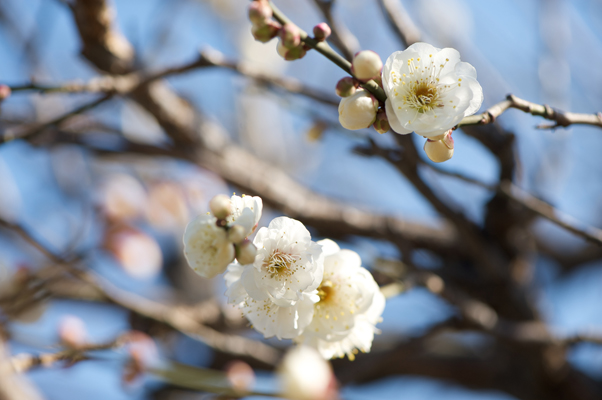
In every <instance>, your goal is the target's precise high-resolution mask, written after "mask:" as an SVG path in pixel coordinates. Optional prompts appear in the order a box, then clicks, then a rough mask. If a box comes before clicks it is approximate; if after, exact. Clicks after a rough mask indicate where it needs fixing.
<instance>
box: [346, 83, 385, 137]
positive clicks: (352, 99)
mask: <svg viewBox="0 0 602 400" xmlns="http://www.w3.org/2000/svg"><path fill="white" fill-rule="evenodd" d="M377 111H378V100H376V99H375V98H374V96H372V95H371V94H370V92H368V91H366V90H363V89H358V90H356V91H355V92H354V93H353V94H352V95H351V96H348V97H343V98H342V99H341V102H340V103H339V122H340V123H341V125H342V126H343V128H345V129H349V130H352V131H353V130H357V129H363V128H367V127H369V126H370V125H372V124H373V123H374V121H375V120H376V112H377Z"/></svg>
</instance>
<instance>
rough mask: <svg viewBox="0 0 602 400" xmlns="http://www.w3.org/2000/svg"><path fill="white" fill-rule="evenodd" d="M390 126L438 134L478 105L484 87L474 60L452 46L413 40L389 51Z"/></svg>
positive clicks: (385, 83) (387, 105)
mask: <svg viewBox="0 0 602 400" xmlns="http://www.w3.org/2000/svg"><path fill="white" fill-rule="evenodd" d="M382 82H383V88H384V90H385V93H386V94H387V101H386V102H385V109H386V112H387V117H388V119H389V123H390V125H391V128H392V129H393V130H394V131H395V132H397V133H400V134H407V133H411V132H416V133H417V134H419V135H422V136H424V137H436V136H439V135H441V134H443V133H444V132H445V131H447V130H449V129H450V128H452V127H454V126H455V125H457V124H458V123H459V122H460V121H461V120H462V118H464V117H466V116H468V115H472V114H474V113H475V112H477V111H478V109H479V108H480V107H481V103H482V102H483V90H482V89H481V85H480V84H479V82H477V72H476V70H475V69H474V67H473V66H472V65H470V64H469V63H466V62H461V61H460V53H458V51H457V50H455V49H452V48H444V49H438V48H436V47H434V46H432V45H430V44H427V43H414V44H413V45H411V46H410V47H408V48H407V49H406V50H404V51H397V52H395V53H393V54H391V55H390V56H389V58H388V59H387V62H386V63H385V66H384V67H383V71H382Z"/></svg>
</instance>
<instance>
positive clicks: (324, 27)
mask: <svg viewBox="0 0 602 400" xmlns="http://www.w3.org/2000/svg"><path fill="white" fill-rule="evenodd" d="M331 33H332V30H331V29H330V26H328V24H327V23H326V22H322V23H320V24H318V25H316V26H314V39H316V40H317V41H318V42H322V41H324V40H326V38H328V36H330V34H331Z"/></svg>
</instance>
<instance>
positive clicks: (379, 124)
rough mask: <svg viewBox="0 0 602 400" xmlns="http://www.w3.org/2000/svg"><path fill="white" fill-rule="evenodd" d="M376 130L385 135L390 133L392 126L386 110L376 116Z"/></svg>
mask: <svg viewBox="0 0 602 400" xmlns="http://www.w3.org/2000/svg"><path fill="white" fill-rule="evenodd" d="M373 126H374V129H375V130H376V132H378V133H380V134H383V133H387V132H389V129H391V126H390V125H389V119H388V118H387V113H385V111H384V110H380V111H379V112H378V113H377V114H376V121H374V124H373Z"/></svg>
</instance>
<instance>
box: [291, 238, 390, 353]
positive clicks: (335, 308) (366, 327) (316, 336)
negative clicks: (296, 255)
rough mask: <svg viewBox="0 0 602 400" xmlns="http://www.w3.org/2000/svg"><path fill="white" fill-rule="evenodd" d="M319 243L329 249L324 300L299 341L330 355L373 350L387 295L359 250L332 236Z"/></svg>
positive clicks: (322, 290)
mask: <svg viewBox="0 0 602 400" xmlns="http://www.w3.org/2000/svg"><path fill="white" fill-rule="evenodd" d="M318 244H321V245H322V248H323V251H324V253H325V259H324V278H323V280H322V283H321V284H320V286H319V287H318V297H319V298H320V300H319V301H318V302H317V303H315V304H314V315H313V319H312V322H311V324H310V325H309V326H308V327H307V328H306V329H305V331H304V332H303V334H302V336H299V337H298V338H295V342H297V343H303V344H305V345H309V346H312V347H314V348H316V349H317V350H318V351H319V352H320V354H321V355H322V356H323V357H324V358H326V359H330V358H333V357H344V356H345V355H347V356H348V357H349V359H351V360H352V359H354V358H355V354H356V353H357V351H358V350H360V351H362V352H368V351H370V348H371V346H372V340H373V339H374V333H375V332H376V331H377V329H376V328H375V325H376V324H377V323H378V322H379V321H380V316H381V314H382V312H383V310H384V307H385V298H384V296H383V294H382V293H381V291H380V289H379V287H378V285H377V284H376V282H375V281H374V278H372V275H371V274H370V272H368V271H367V270H366V269H365V268H362V266H361V259H360V257H359V255H358V254H357V253H355V252H353V251H351V250H341V249H339V246H337V244H336V243H334V242H333V241H331V240H328V239H326V240H322V241H320V242H318Z"/></svg>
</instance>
